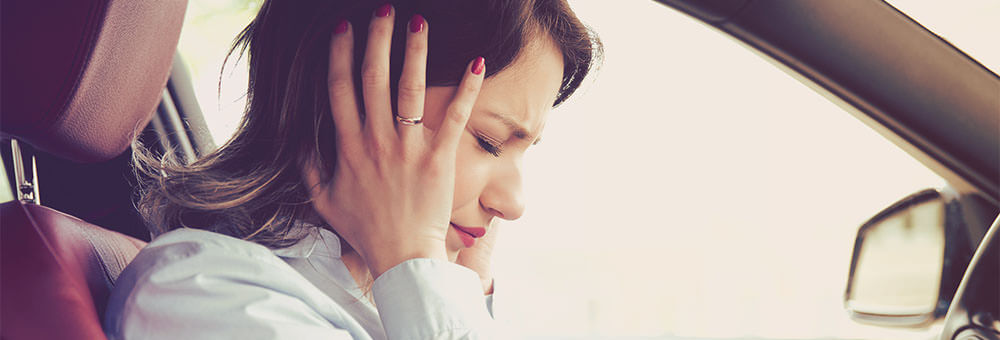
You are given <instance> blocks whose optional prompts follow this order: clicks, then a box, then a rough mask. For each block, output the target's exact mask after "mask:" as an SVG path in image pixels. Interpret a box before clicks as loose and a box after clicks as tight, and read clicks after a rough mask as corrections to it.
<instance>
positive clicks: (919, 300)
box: [844, 189, 968, 327]
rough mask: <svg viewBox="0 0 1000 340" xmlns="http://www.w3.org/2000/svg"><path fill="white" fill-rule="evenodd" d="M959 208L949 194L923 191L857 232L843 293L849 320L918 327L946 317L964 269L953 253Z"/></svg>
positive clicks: (960, 228)
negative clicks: (845, 288)
mask: <svg viewBox="0 0 1000 340" xmlns="http://www.w3.org/2000/svg"><path fill="white" fill-rule="evenodd" d="M958 204H959V203H958V200H957V199H956V198H954V194H952V193H951V192H950V191H939V190H935V189H927V190H923V191H920V192H917V193H915V194H912V195H910V196H908V197H906V198H904V199H902V200H900V201H898V202H896V203H894V204H893V205H892V206H890V207H888V208H886V209H885V210H883V211H881V212H879V213H878V214H877V215H875V217H872V218H871V219H869V220H868V221H867V222H865V223H864V224H863V225H862V226H861V227H860V228H859V229H858V236H857V239H856V240H855V242H854V256H853V257H852V258H851V270H850V274H849V276H848V280H847V290H846V292H845V293H844V307H845V308H846V309H847V312H848V314H850V316H851V318H852V319H854V320H855V321H859V322H863V323H870V324H877V325H882V326H897V327H922V326H926V325H929V324H930V323H931V322H933V321H934V320H937V319H939V318H941V317H943V316H944V315H945V313H946V312H947V310H948V305H949V304H950V303H951V299H952V297H953V296H954V294H955V291H956V289H957V288H958V284H959V282H961V280H962V273H963V272H964V271H965V266H966V265H967V264H968V261H965V263H962V262H963V261H962V259H963V257H962V256H960V254H959V253H960V252H959V251H958V250H957V249H958V248H956V247H957V246H956V244H958V243H959V242H956V241H958V239H959V235H958V234H957V233H961V232H963V230H964V228H963V226H962V221H963V218H962V216H961V209H959V206H958ZM962 241H963V242H964V240H962Z"/></svg>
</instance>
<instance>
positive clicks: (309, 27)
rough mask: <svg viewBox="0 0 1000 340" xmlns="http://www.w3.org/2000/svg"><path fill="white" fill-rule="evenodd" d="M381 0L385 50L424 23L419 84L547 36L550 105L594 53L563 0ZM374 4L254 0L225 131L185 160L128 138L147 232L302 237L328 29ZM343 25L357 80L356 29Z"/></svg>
mask: <svg viewBox="0 0 1000 340" xmlns="http://www.w3.org/2000/svg"><path fill="white" fill-rule="evenodd" d="M391 2H392V3H393V5H394V6H395V10H396V21H397V22H396V25H395V32H394V33H393V42H392V43H393V46H404V44H403V42H404V40H405V39H406V33H405V30H406V27H407V25H406V22H407V21H408V20H409V18H410V17H411V16H412V15H414V14H418V13H419V14H421V15H423V16H424V18H425V19H426V20H427V22H428V23H430V25H432V26H433V32H432V33H431V35H430V36H429V41H428V44H429V45H428V58H427V59H428V60H427V84H428V86H447V85H457V83H458V81H459V80H460V79H461V76H462V72H463V71H464V68H465V65H466V63H467V62H468V61H469V60H471V59H473V58H475V57H477V56H483V57H485V58H486V60H488V61H489V64H490V67H489V68H488V72H487V74H486V77H487V78H488V77H490V76H492V75H494V74H496V73H497V72H500V71H502V70H504V69H505V68H506V67H507V66H508V65H510V64H511V62H513V61H514V60H515V58H516V57H517V56H518V55H519V53H520V52H521V50H522V48H523V47H525V46H526V44H527V43H528V42H529V40H530V39H535V38H539V37H540V35H543V34H547V35H548V36H550V37H551V38H552V39H553V41H554V42H555V44H556V46H557V47H558V48H559V50H560V51H561V52H562V55H563V61H564V65H565V68H564V70H563V77H562V84H561V86H560V89H559V93H558V96H557V98H556V99H555V101H554V102H553V106H557V105H559V104H560V103H562V102H563V101H565V100H566V99H567V98H568V97H569V96H570V95H571V94H573V92H574V91H575V90H576V89H577V87H579V86H580V83H581V81H583V79H584V77H585V76H586V75H587V73H588V72H589V71H590V70H591V68H592V66H593V65H596V64H599V60H600V59H601V56H602V52H603V49H602V46H601V43H600V41H599V39H598V38H597V36H596V35H595V34H594V33H593V32H592V31H591V30H589V29H588V28H587V27H586V26H584V25H583V24H582V23H581V22H580V20H579V19H578V18H577V17H576V15H575V14H574V13H573V11H572V10H571V9H570V7H569V5H568V4H567V3H566V1H565V0H520V1H518V0H492V1H485V0H484V1H470V0H426V1H419V0H413V1H391ZM384 3H385V1H374V0H373V1H349V0H341V1H337V0H294V1H277V0H267V1H265V2H264V3H263V4H262V5H261V8H260V11H259V13H258V14H257V16H256V18H254V19H253V21H252V22H250V24H249V25H247V27H246V28H245V29H243V31H242V32H241V33H240V34H239V36H238V37H237V38H236V40H235V41H234V44H233V46H232V49H231V50H230V52H229V55H228V56H227V59H228V58H229V57H232V56H233V55H234V53H238V56H237V57H238V58H242V57H243V56H244V54H246V55H247V56H248V62H249V70H250V74H249V87H248V89H247V93H246V95H247V106H246V111H245V114H244V116H243V119H242V120H241V122H240V125H239V127H238V129H237V131H236V133H235V134H234V136H233V137H232V138H231V139H229V140H228V141H227V142H226V143H225V144H224V145H222V146H221V147H219V148H218V149H216V150H215V151H213V152H211V153H209V154H207V155H204V156H202V157H201V158H200V159H198V160H197V161H194V162H193V163H191V164H184V162H182V161H180V160H179V159H177V158H176V157H174V156H173V153H172V152H169V151H168V152H164V153H163V154H162V155H156V154H154V153H153V152H151V151H150V150H149V149H147V148H145V147H144V146H143V145H140V144H138V143H136V144H134V145H133V149H134V153H133V154H134V155H135V156H134V157H133V163H134V167H135V170H136V173H137V176H138V177H139V183H140V185H139V192H138V196H139V200H138V202H137V208H138V209H139V211H140V213H141V214H142V216H143V217H144V219H145V220H146V224H147V226H148V227H149V229H150V231H151V232H152V234H153V235H154V236H155V235H159V234H161V233H164V232H167V231H170V230H173V229H177V228H181V227H189V228H198V229H204V230H209V231H213V232H218V233H222V234H225V235H229V236H232V237H236V238H240V239H244V240H249V241H252V242H255V243H258V244H261V245H264V246H268V247H271V248H282V247H287V246H290V245H292V244H294V243H295V242H297V241H298V240H300V239H301V238H302V237H303V236H304V234H300V233H296V232H295V228H294V226H295V224H296V223H297V221H302V220H312V221H317V220H318V218H317V216H316V214H315V212H314V211H313V209H312V207H311V205H310V204H309V194H308V190H307V188H306V187H305V185H304V184H303V182H302V180H301V175H300V174H301V173H300V169H299V167H300V164H302V163H303V161H304V160H305V159H306V158H307V157H310V156H311V155H318V156H319V163H320V164H321V166H323V167H324V168H323V169H322V170H323V173H324V179H325V180H329V178H331V176H332V171H333V169H332V164H334V161H335V160H336V153H337V150H336V149H335V147H334V145H335V144H334V140H335V129H334V126H333V119H332V117H331V114H330V108H329V102H328V98H329V97H328V95H327V88H326V73H327V64H328V63H327V60H328V56H329V40H330V34H331V32H333V30H334V25H336V24H337V23H338V22H339V21H340V19H347V20H349V21H350V22H351V24H352V25H353V26H354V27H359V28H363V27H368V21H369V20H370V18H371V16H372V12H373V11H374V9H375V8H376V7H378V6H379V5H381V4H384ZM354 32H355V40H354V41H355V44H356V46H355V49H354V51H355V74H356V76H359V74H360V72H358V70H360V66H361V61H362V58H363V53H364V49H365V41H366V36H367V30H365V29H356V30H355V31H354ZM402 50H403V49H402V48H393V49H392V56H391V58H390V71H391V79H392V84H393V92H395V91H396V88H395V86H396V83H397V82H398V80H399V74H400V70H401V69H402V60H403V55H402V52H403V51H402ZM356 83H357V84H360V80H357V81H356ZM393 97H395V96H393ZM320 223H321V222H320Z"/></svg>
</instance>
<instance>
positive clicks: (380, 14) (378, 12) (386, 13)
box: [375, 3, 392, 17]
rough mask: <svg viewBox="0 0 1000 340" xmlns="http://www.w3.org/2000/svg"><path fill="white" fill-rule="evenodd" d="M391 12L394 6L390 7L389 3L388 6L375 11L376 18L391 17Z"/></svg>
mask: <svg viewBox="0 0 1000 340" xmlns="http://www.w3.org/2000/svg"><path fill="white" fill-rule="evenodd" d="M389 12H392V5H390V4H388V3H387V4H385V5H382V6H381V7H379V8H378V9H376V10H375V16H377V17H387V16H389Z"/></svg>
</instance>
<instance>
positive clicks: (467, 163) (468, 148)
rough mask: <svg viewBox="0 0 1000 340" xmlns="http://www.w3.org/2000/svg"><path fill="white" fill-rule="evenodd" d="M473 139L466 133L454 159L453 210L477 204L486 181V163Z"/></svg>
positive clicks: (487, 172)
mask: <svg viewBox="0 0 1000 340" xmlns="http://www.w3.org/2000/svg"><path fill="white" fill-rule="evenodd" d="M478 148H479V146H478V144H476V141H475V138H474V137H472V136H471V135H470V134H468V133H464V134H463V135H462V140H461V141H459V145H458V154H457V155H456V158H455V198H454V203H453V204H454V206H453V210H458V209H460V208H463V207H466V206H469V205H470V204H478V201H479V194H480V193H482V191H483V188H485V187H486V182H487V181H488V174H489V171H487V170H488V162H487V161H485V160H484V159H483V158H484V157H483V155H482V154H481V152H479V150H478Z"/></svg>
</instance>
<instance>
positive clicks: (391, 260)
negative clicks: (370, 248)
mask: <svg viewBox="0 0 1000 340" xmlns="http://www.w3.org/2000/svg"><path fill="white" fill-rule="evenodd" d="M441 248H442V249H441V250H440V251H435V250H412V251H399V250H397V249H393V250H389V249H386V251H385V252H381V253H379V254H373V256H371V257H370V258H371V260H366V261H365V262H367V265H368V269H369V271H371V274H372V279H373V280H374V279H377V278H378V277H379V276H381V275H382V273H385V272H386V271H388V270H389V269H391V268H392V267H395V266H396V265H398V264H400V263H403V262H406V261H407V260H411V259H419V258H428V259H439V260H445V261H447V260H448V255H447V254H446V253H445V251H444V247H441ZM366 258H368V257H366Z"/></svg>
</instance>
